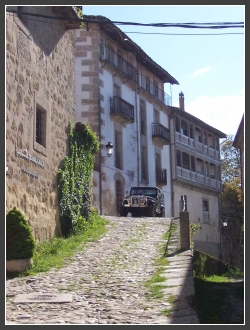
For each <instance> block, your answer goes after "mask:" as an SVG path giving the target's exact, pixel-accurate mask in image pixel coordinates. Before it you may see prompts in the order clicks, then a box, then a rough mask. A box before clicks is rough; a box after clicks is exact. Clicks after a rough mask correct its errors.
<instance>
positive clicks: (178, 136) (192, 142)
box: [175, 131, 220, 159]
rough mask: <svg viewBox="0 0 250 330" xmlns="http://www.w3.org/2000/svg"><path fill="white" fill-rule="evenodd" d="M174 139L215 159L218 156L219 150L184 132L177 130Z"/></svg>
mask: <svg viewBox="0 0 250 330" xmlns="http://www.w3.org/2000/svg"><path fill="white" fill-rule="evenodd" d="M175 139H176V141H177V142H178V143H181V144H182V146H184V147H191V148H195V149H196V150H197V151H199V152H200V153H202V154H204V155H205V156H207V155H208V156H210V157H212V158H215V159H219V158H220V153H219V151H217V150H215V149H213V148H211V147H208V146H207V145H205V144H203V143H201V142H199V141H195V140H194V139H192V138H190V137H188V136H186V135H184V134H180V133H179V132H177V131H176V132H175Z"/></svg>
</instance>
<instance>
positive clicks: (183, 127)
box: [181, 120, 188, 136]
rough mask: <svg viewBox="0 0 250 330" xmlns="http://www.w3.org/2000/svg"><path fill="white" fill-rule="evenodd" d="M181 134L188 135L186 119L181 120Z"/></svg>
mask: <svg viewBox="0 0 250 330" xmlns="http://www.w3.org/2000/svg"><path fill="white" fill-rule="evenodd" d="M181 134H183V135H186V136H188V130H187V123H186V122H185V121H184V120H182V121H181Z"/></svg>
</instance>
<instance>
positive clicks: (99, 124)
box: [98, 83, 102, 215]
mask: <svg viewBox="0 0 250 330" xmlns="http://www.w3.org/2000/svg"><path fill="white" fill-rule="evenodd" d="M98 127H99V141H100V144H101V143H102V128H101V100H100V85H99V83H98ZM100 148H101V150H100V153H99V203H100V204H99V207H100V215H102V144H101V147H100Z"/></svg>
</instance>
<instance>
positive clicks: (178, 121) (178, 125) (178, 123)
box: [175, 117, 180, 133]
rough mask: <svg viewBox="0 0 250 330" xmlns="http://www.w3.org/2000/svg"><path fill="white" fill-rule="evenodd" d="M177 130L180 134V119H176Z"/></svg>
mask: <svg viewBox="0 0 250 330" xmlns="http://www.w3.org/2000/svg"><path fill="white" fill-rule="evenodd" d="M175 130H176V132H178V133H180V119H179V118H177V117H176V118H175Z"/></svg>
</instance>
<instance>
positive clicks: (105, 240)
mask: <svg viewBox="0 0 250 330" xmlns="http://www.w3.org/2000/svg"><path fill="white" fill-rule="evenodd" d="M104 217H105V218H107V219H108V220H109V221H110V223H109V225H108V229H109V230H108V232H107V233H106V234H105V236H103V237H102V238H100V239H99V240H98V241H97V242H89V243H88V244H87V245H86V246H85V247H84V250H83V251H82V252H80V253H77V254H76V255H75V256H74V257H72V258H71V260H70V262H68V263H67V264H66V265H65V267H64V268H62V269H60V270H59V271H58V270H51V271H49V272H47V273H44V274H39V275H37V276H33V277H25V278H24V277H23V278H7V280H6V324H169V323H171V321H170V320H169V318H168V317H167V315H164V314H163V313H162V311H163V310H166V309H167V308H170V305H169V303H168V302H167V298H166V299H165V300H164V299H162V300H159V299H153V300H152V299H151V300H148V299H147V292H148V291H147V289H146V288H145V286H144V283H145V281H147V280H148V279H150V278H151V276H152V275H153V274H154V273H155V271H156V269H157V268H156V267H155V266H154V260H155V259H157V258H158V257H160V256H161V254H160V252H159V248H160V246H164V245H166V241H165V240H163V235H164V234H165V233H166V232H167V231H168V229H169V225H170V222H171V220H170V219H169V218H157V217H156V218H120V217H108V216H104ZM25 293H26V294H28V293H38V294H39V293H40V294H42V293H43V294H48V295H52V294H60V293H71V294H72V297H73V299H72V302H70V303H48V302H41V303H34V302H32V303H26V304H23V303H14V302H13V300H14V298H15V296H16V295H18V294H25Z"/></svg>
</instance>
